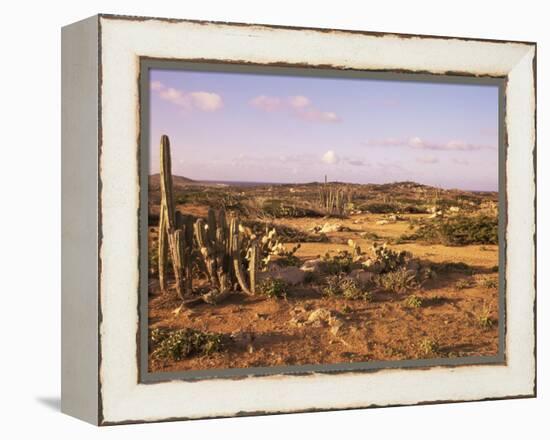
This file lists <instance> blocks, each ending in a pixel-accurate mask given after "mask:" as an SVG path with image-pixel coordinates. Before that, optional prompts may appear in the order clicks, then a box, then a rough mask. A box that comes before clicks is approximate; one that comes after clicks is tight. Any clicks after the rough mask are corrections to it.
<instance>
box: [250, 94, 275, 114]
mask: <svg viewBox="0 0 550 440" xmlns="http://www.w3.org/2000/svg"><path fill="white" fill-rule="evenodd" d="M249 104H250V105H251V106H252V107H254V108H257V109H258V110H263V111H266V112H272V111H275V110H279V109H280V108H281V107H282V105H283V101H282V100H281V99H280V98H277V97H275V96H266V95H260V96H256V97H255V98H253V99H251V100H250V101H249Z"/></svg>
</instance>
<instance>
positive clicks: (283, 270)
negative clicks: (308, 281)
mask: <svg viewBox="0 0 550 440" xmlns="http://www.w3.org/2000/svg"><path fill="white" fill-rule="evenodd" d="M305 276H306V273H305V272H304V271H302V270H300V269H299V268H297V267H295V266H288V267H276V268H274V269H272V270H269V271H266V272H260V273H259V274H258V280H259V281H262V280H264V279H266V278H274V279H277V280H283V281H284V282H286V283H287V284H289V285H291V286H294V285H296V284H301V283H303V282H304V279H305Z"/></svg>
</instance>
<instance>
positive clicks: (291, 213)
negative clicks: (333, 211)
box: [262, 199, 321, 218]
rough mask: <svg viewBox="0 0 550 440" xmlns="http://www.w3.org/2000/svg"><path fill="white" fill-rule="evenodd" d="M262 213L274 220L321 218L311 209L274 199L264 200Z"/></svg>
mask: <svg viewBox="0 0 550 440" xmlns="http://www.w3.org/2000/svg"><path fill="white" fill-rule="evenodd" d="M262 211H263V213H264V214H266V215H269V216H271V217H275V218H296V217H321V214H320V213H319V212H318V211H315V210H313V209H309V208H306V207H303V206H298V205H295V204H288V203H285V202H283V201H282V200H275V199H271V200H266V201H265V202H264V204H263V205H262Z"/></svg>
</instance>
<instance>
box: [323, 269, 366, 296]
mask: <svg viewBox="0 0 550 440" xmlns="http://www.w3.org/2000/svg"><path fill="white" fill-rule="evenodd" d="M322 292H323V295H325V296H331V297H342V298H345V299H351V300H356V299H361V300H363V301H370V300H372V294H371V293H370V292H369V291H367V290H366V289H365V288H364V286H362V285H361V283H360V282H359V281H357V280H355V279H353V278H343V277H341V276H339V275H331V276H328V277H327V278H326V280H325V285H324V286H323V287H322Z"/></svg>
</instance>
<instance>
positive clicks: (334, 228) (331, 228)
mask: <svg viewBox="0 0 550 440" xmlns="http://www.w3.org/2000/svg"><path fill="white" fill-rule="evenodd" d="M342 230H343V226H342V225H341V224H340V223H332V224H331V223H325V224H324V225H323V227H322V228H321V229H320V230H319V232H320V233H321V234H326V233H328V232H341V231H342Z"/></svg>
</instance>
